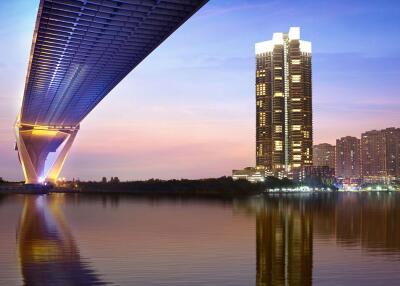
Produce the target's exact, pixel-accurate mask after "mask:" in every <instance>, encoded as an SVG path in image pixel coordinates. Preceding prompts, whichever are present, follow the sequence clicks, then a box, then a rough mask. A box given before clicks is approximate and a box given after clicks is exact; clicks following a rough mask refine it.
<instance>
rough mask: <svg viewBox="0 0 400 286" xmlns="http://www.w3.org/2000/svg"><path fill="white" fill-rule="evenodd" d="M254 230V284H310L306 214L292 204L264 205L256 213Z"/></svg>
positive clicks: (309, 228)
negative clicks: (255, 250) (255, 252)
mask: <svg viewBox="0 0 400 286" xmlns="http://www.w3.org/2000/svg"><path fill="white" fill-rule="evenodd" d="M275 203H276V201H275ZM297 206H298V205H297ZM256 228H257V230H256V231H257V234H256V236H257V238H256V239H257V277H256V285H257V286H267V285H274V286H275V285H311V284H312V247H313V246H312V237H313V236H312V219H311V216H310V214H307V213H305V211H304V209H301V208H297V207H296V205H294V206H292V207H290V206H288V205H286V206H284V205H282V204H278V203H277V204H274V203H273V202H272V203H269V202H268V203H267V206H265V208H263V209H262V210H260V211H259V212H258V213H257V221H256Z"/></svg>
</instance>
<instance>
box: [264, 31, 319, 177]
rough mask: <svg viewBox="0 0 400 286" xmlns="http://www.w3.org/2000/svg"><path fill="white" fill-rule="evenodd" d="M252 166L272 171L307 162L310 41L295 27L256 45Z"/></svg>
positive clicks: (309, 162) (309, 148)
mask: <svg viewBox="0 0 400 286" xmlns="http://www.w3.org/2000/svg"><path fill="white" fill-rule="evenodd" d="M256 65H257V66H256V111H257V118H256V130H257V134H256V162H257V163H256V164H257V167H259V168H266V169H267V170H270V171H273V172H275V173H280V172H288V171H291V170H296V169H300V168H301V167H303V166H308V165H312V142H313V141H312V102H311V95H312V89H311V43H310V42H306V41H302V40H300V28H298V27H292V28H290V30H289V33H274V35H273V39H272V40H271V41H266V42H261V43H257V44H256Z"/></svg>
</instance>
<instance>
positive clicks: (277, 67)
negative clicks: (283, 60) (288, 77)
mask: <svg viewBox="0 0 400 286" xmlns="http://www.w3.org/2000/svg"><path fill="white" fill-rule="evenodd" d="M274 69H276V70H281V69H282V67H280V66H275V67H274Z"/></svg>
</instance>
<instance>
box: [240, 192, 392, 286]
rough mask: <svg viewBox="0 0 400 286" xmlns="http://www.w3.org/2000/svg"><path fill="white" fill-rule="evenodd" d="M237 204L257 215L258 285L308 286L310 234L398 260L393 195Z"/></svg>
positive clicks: (276, 199) (268, 199) (257, 200)
mask: <svg viewBox="0 0 400 286" xmlns="http://www.w3.org/2000/svg"><path fill="white" fill-rule="evenodd" d="M238 205H239V206H240V207H241V208H243V207H244V208H245V209H246V210H247V211H249V212H250V213H253V214H255V216H256V251H257V254H256V260H257V263H256V267H257V274H256V285H257V286H267V285H312V283H313V238H314V237H315V236H318V237H319V238H321V237H323V239H324V240H330V239H332V240H333V241H336V244H337V246H338V247H342V248H352V251H354V250H353V249H354V247H359V248H360V249H361V251H362V252H364V253H367V254H368V255H373V254H376V255H379V256H380V257H383V256H386V257H388V258H389V259H394V261H395V262H396V263H398V262H399V261H400V228H399V224H398V222H399V221H400V196H399V195H397V194H390V193H389V194H383V195H382V194H378V193H369V194H326V195H285V196H267V197H258V198H255V199H252V200H251V201H249V202H247V203H242V202H239V203H238ZM365 275H366V277H367V275H368V273H366V274H365Z"/></svg>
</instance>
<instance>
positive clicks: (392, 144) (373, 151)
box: [361, 128, 400, 182]
mask: <svg viewBox="0 0 400 286" xmlns="http://www.w3.org/2000/svg"><path fill="white" fill-rule="evenodd" d="M361 174H362V177H363V180H364V181H365V182H383V181H387V180H391V179H395V178H399V177H400V128H387V129H383V130H371V131H367V132H364V133H363V134H362V135H361Z"/></svg>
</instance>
